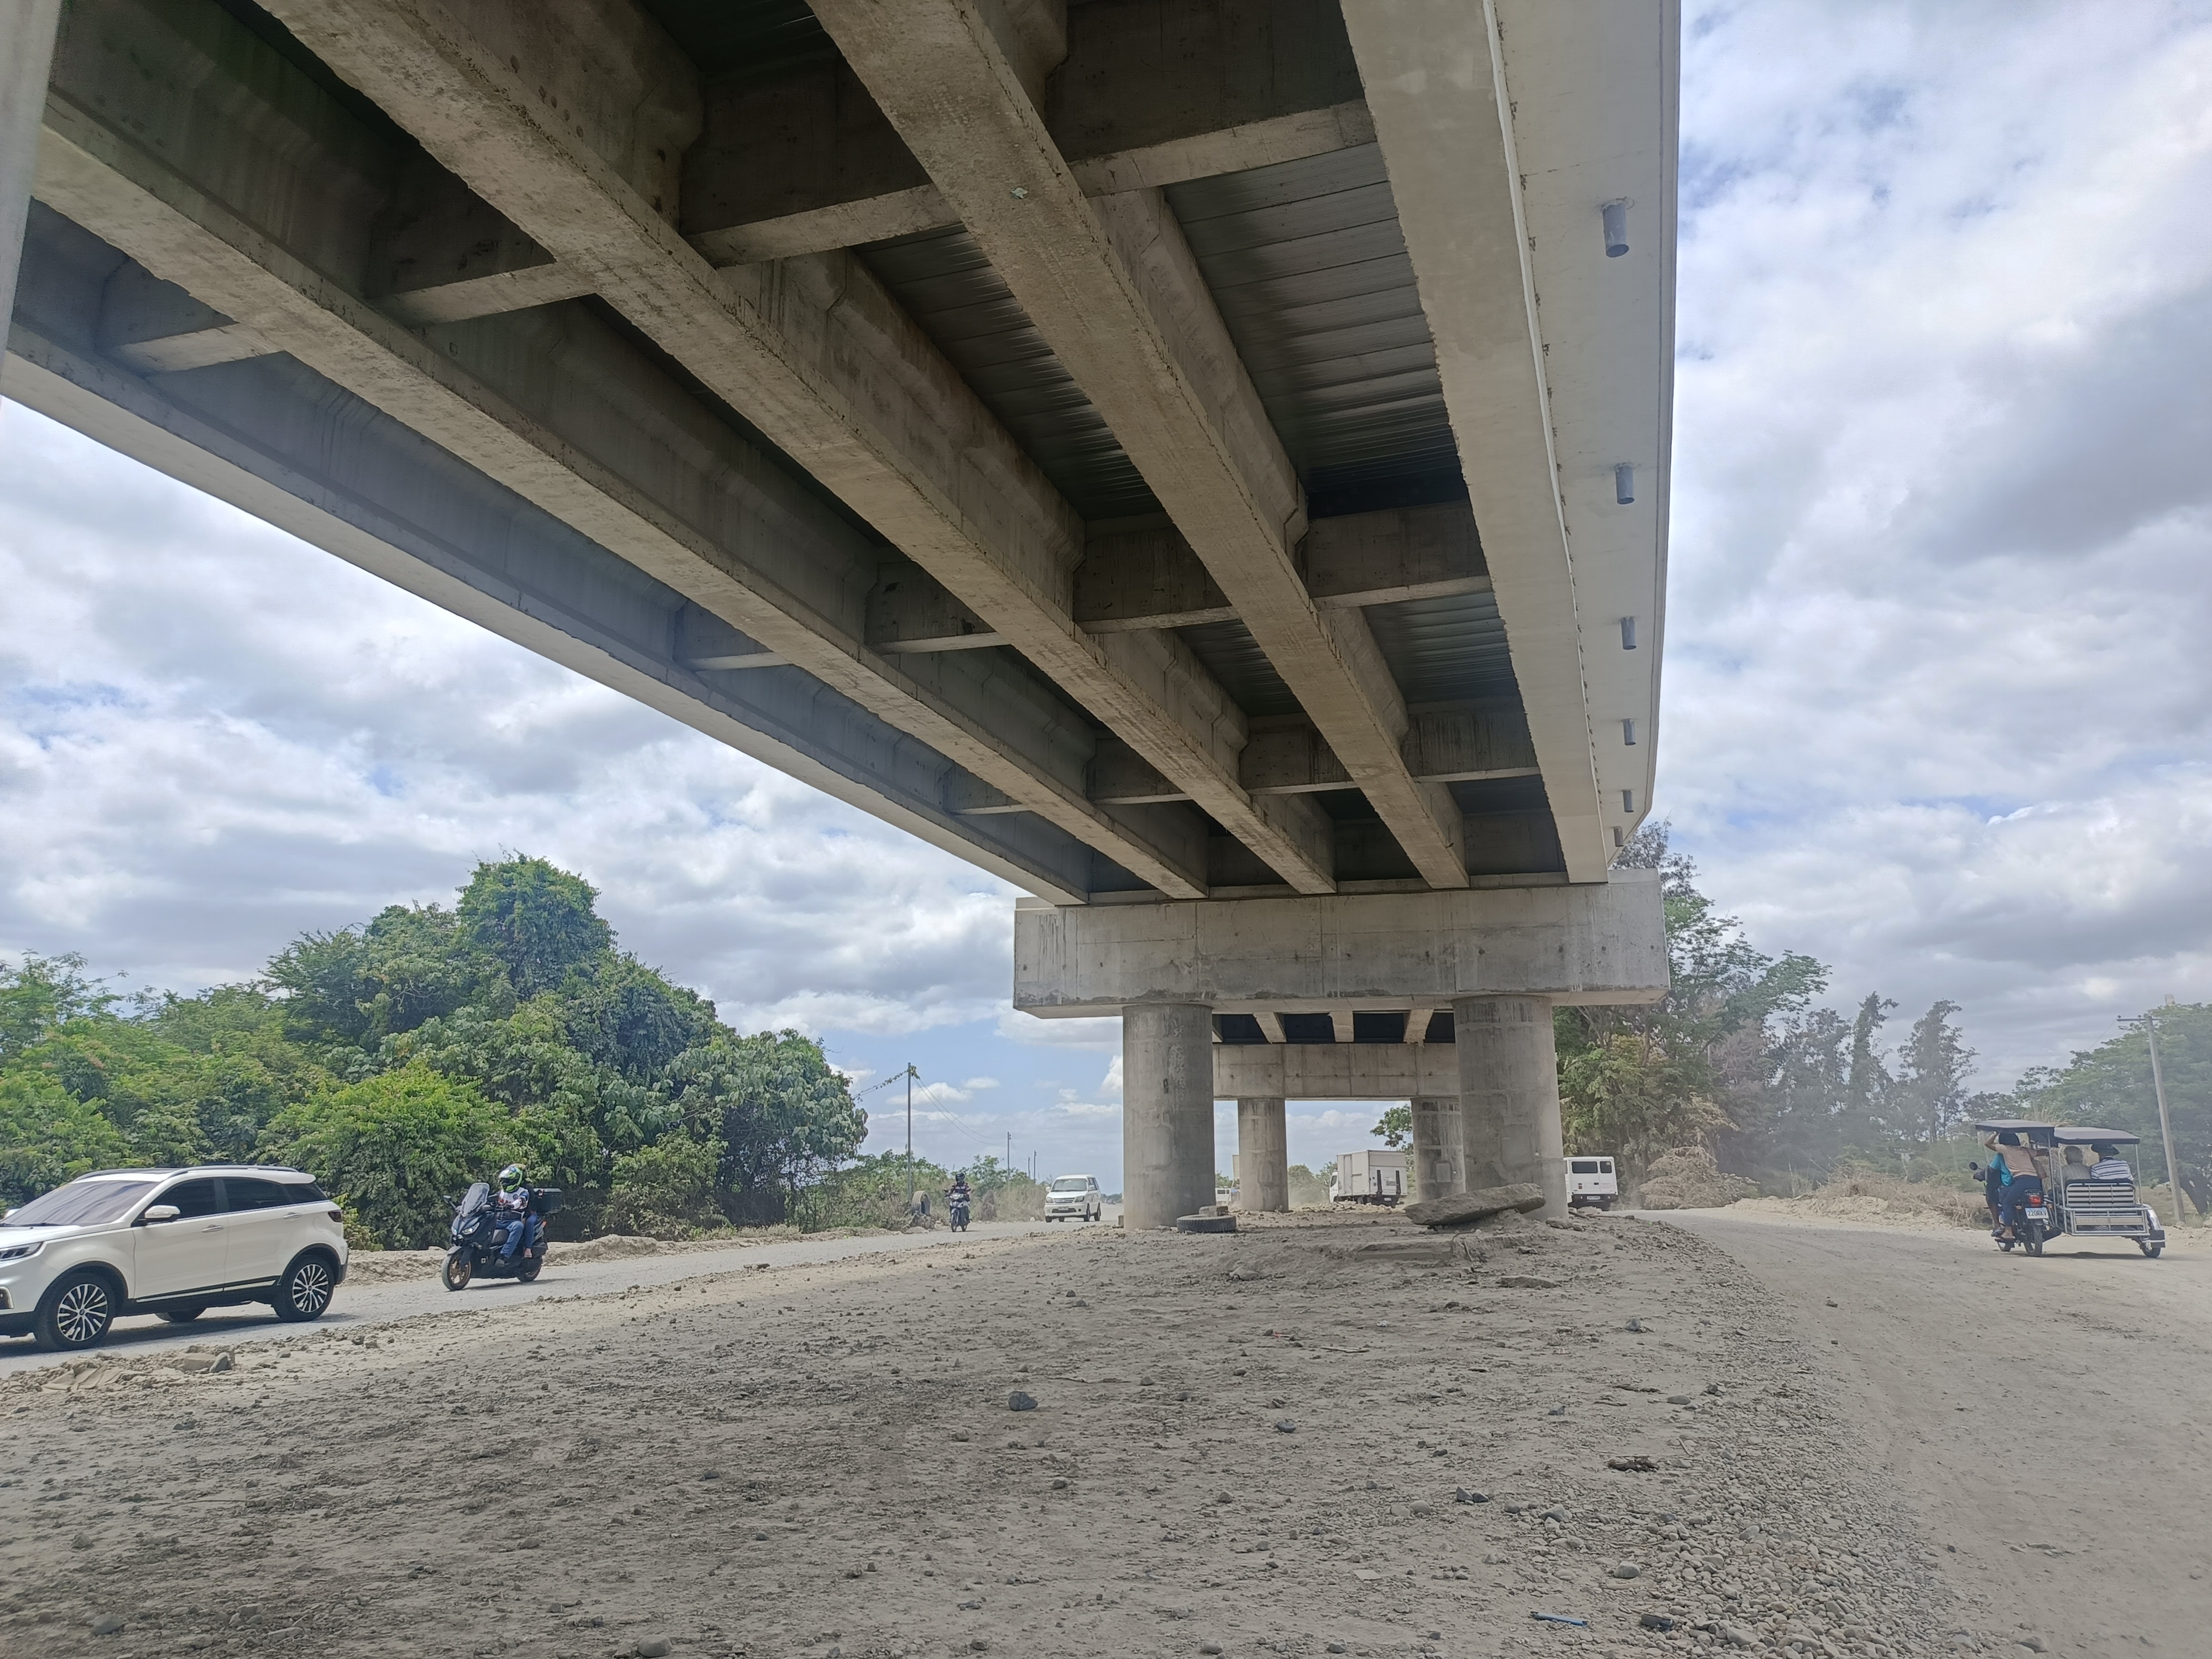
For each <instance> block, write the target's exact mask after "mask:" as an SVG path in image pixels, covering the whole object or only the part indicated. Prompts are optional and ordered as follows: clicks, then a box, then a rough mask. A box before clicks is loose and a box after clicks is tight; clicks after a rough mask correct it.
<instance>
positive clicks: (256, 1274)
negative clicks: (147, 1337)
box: [0, 1164, 346, 1348]
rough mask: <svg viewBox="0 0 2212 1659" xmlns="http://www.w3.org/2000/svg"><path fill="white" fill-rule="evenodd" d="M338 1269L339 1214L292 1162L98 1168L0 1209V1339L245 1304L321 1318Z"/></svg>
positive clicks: (287, 1315) (76, 1332)
mask: <svg viewBox="0 0 2212 1659" xmlns="http://www.w3.org/2000/svg"><path fill="white" fill-rule="evenodd" d="M345 1271H346V1242H345V1219H344V1218H343V1215H341V1214H340V1213H339V1211H338V1207H337V1205H335V1204H333V1203H331V1200H329V1198H327V1197H326V1196H325V1194H324V1193H323V1189H322V1188H319V1187H318V1186H316V1185H315V1183H314V1182H313V1180H312V1179H310V1178H309V1177H308V1176H306V1175H304V1174H302V1173H301V1171H299V1170H285V1169H277V1168H274V1167H272V1166H270V1165H267V1164H209V1165H203V1166H201V1167H199V1168H197V1169H191V1170H100V1172H99V1173H98V1174H96V1175H88V1176H78V1177H77V1179H76V1180H75V1181H72V1182H70V1183H69V1184H68V1185H67V1186H65V1187H57V1188H54V1189H53V1191H52V1192H50V1193H47V1194H45V1195H44V1196H42V1197H40V1198H34V1199H33V1200H31V1201H30V1202H29V1203H28V1204H26V1205H24V1206H22V1207H21V1209H17V1210H10V1211H9V1212H8V1213H7V1214H6V1215H4V1216H0V1335H5V1336H21V1335H23V1334H25V1333H29V1334H31V1335H33V1336H35V1337H37V1338H38V1341H39V1346H40V1347H42V1348H89V1347H91V1346H94V1344H95V1343H98V1342H100V1341H102V1340H105V1339H106V1335H107V1332H108V1328H109V1327H110V1326H112V1325H113V1324H114V1322H115V1321H116V1320H117V1319H118V1318H119V1317H121V1316H123V1315H125V1314H136V1313H147V1314H159V1315H160V1316H161V1317H162V1318H164V1319H167V1320H169V1321H171V1322H174V1323H178V1324H182V1323H184V1322H186V1321H188V1320H193V1319H197V1318H198V1317H199V1316H200V1315H201V1314H203V1313H204V1312H205V1311H206V1310H208V1309H210V1308H214V1307H228V1306H233V1305H235V1304H240V1303H245V1302H266V1303H267V1304H269V1305H270V1307H271V1308H273V1309H275V1310H276V1317H277V1318H279V1319H289V1320H307V1319H320V1318H321V1317H322V1316H323V1312H324V1310H325V1309H327V1308H328V1307H329V1306H330V1305H331V1293H332V1292H333V1291H336V1290H337V1287H338V1285H339V1283H340V1282H341V1281H342V1280H343V1279H344V1278H345Z"/></svg>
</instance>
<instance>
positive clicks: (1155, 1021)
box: [1121, 1002, 1215, 1227]
mask: <svg viewBox="0 0 2212 1659" xmlns="http://www.w3.org/2000/svg"><path fill="white" fill-rule="evenodd" d="M1214 1174H1215V1170H1214V1165H1213V1011H1212V1009H1211V1008H1208V1007H1206V1006H1203V1005H1201V1004H1196V1003H1188V1002H1169V1003H1151V1002H1146V1003H1133V1004H1131V1005H1130V1006H1127V1007H1126V1008H1124V1009H1122V1011H1121V1225H1123V1226H1125V1227H1172V1226H1174V1225H1175V1224H1176V1217H1177V1216H1181V1215H1189V1214H1192V1213H1193V1212H1196V1211H1198V1210H1200V1209H1203V1208H1204V1207H1205V1206H1207V1205H1209V1204H1211V1203H1212V1202H1213V1177H1214Z"/></svg>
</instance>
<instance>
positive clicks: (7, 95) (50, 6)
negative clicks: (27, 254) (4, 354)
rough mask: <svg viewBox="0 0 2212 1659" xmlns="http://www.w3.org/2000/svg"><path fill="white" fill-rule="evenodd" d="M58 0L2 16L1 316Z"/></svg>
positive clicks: (33, 1)
mask: <svg viewBox="0 0 2212 1659" xmlns="http://www.w3.org/2000/svg"><path fill="white" fill-rule="evenodd" d="M60 16H61V0H19V3H17V4H15V5H14V6H11V7H9V9H8V10H7V13H6V15H4V16H0V317H9V316H12V315H14V313H15V265H16V259H17V256H18V255H19V253H20V252H21V249H22V246H23V224H24V220H25V216H27V214H28V213H29V211H30V206H31V178H32V174H33V172H34V170H35V168H36V166H37V161H36V158H37V155H38V153H39V113H40V111H41V110H42V109H44V108H45V106H46V72H47V66H48V64H51V63H52V61H53V55H54V28H55V25H56V23H57V22H58V20H59V19H60Z"/></svg>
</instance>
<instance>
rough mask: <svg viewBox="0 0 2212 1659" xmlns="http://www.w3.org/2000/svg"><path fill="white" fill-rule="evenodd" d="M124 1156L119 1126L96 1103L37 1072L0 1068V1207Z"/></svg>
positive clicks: (108, 1165)
mask: <svg viewBox="0 0 2212 1659" xmlns="http://www.w3.org/2000/svg"><path fill="white" fill-rule="evenodd" d="M129 1161H130V1157H129V1147H128V1145H127V1144H126V1143H125V1140H124V1138H123V1134H122V1132H121V1131H119V1130H118V1129H117V1128H116V1127H115V1125H114V1124H113V1123H112V1122H110V1121H108V1118H107V1116H106V1114H105V1113H103V1112H102V1111H101V1110H100V1109H99V1107H97V1106H95V1105H94V1104H92V1103H90V1102H88V1101H82V1100H79V1099H77V1098H76V1097H75V1096H73V1095H71V1094H70V1092H69V1091H67V1090H66V1089H64V1088H63V1087H62V1086H61V1085H59V1084H58V1083H56V1082H55V1081H54V1080H53V1079H52V1078H51V1077H47V1076H44V1075H41V1074H40V1073H37V1072H32V1071H25V1070H21V1069H14V1070H9V1071H3V1072H0V1209H12V1208H14V1207H15V1206H16V1205H18V1204H22V1203H26V1202H27V1201H28V1200H31V1199H33V1198H36V1197H37V1196H38V1195H39V1194H40V1193H43V1192H45V1191H46V1190H47V1189H48V1188H53V1187H58V1186H60V1185H61V1184H62V1182H64V1181H72V1180H75V1179H76V1177H77V1176H81V1175H82V1174H83V1173H84V1172H85V1171H86V1170H99V1169H110V1168H114V1167H116V1166H118V1165H121V1164H127V1163H128V1162H129Z"/></svg>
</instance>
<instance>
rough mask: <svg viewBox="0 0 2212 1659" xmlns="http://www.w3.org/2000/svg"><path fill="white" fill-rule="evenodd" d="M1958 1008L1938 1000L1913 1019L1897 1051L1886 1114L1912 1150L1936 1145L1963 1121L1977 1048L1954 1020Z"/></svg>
mask: <svg viewBox="0 0 2212 1659" xmlns="http://www.w3.org/2000/svg"><path fill="white" fill-rule="evenodd" d="M1957 1012H1959V1005H1958V1004H1957V1003H1955V1002H1940V1001H1939V1002H1937V1003H1936V1004H1935V1005H1934V1006H1932V1007H1930V1008H1929V1010H1928V1012H1926V1013H1924V1014H1923V1015H1922V1016H1921V1017H1920V1018H1918V1019H1917V1020H1915V1021H1914V1022H1913V1024H1912V1030H1911V1034H1910V1035H1909V1036H1907V1037H1906V1038H1905V1042H1904V1045H1903V1046H1902V1047H1901V1048H1899V1049H1898V1051H1897V1056H1896V1064H1897V1073H1896V1075H1895V1076H1894V1077H1893V1079H1891V1081H1890V1086H1889V1091H1888V1097H1887V1103H1886V1105H1887V1109H1886V1110H1885V1111H1884V1113H1883V1117H1884V1118H1885V1119H1886V1121H1887V1127H1888V1128H1889V1131H1890V1133H1891V1134H1892V1135H1893V1136H1894V1137H1895V1138H1896V1139H1898V1140H1899V1141H1900V1142H1901V1143H1903V1145H1904V1146H1905V1147H1906V1148H1908V1149H1910V1148H1917V1147H1925V1146H1934V1145H1935V1144H1936V1142H1937V1141H1939V1140H1941V1139H1942V1138H1943V1137H1944V1136H1946V1135H1948V1134H1949V1133H1952V1132H1953V1131H1954V1130H1955V1129H1956V1128H1957V1127H1959V1125H1960V1122H1961V1121H1964V1119H1965V1116H1966V1078H1967V1075H1968V1073H1971V1072H1972V1069H1973V1065H1974V1051H1973V1050H1972V1048H1968V1047H1966V1041H1965V1039H1964V1038H1962V1037H1961V1036H1960V1034H1959V1030H1958V1028H1957V1027H1956V1026H1955V1025H1954V1024H1952V1023H1951V1017H1952V1016H1953V1015H1954V1014H1955V1013H1957Z"/></svg>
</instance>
